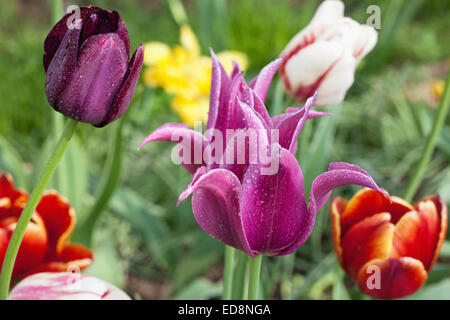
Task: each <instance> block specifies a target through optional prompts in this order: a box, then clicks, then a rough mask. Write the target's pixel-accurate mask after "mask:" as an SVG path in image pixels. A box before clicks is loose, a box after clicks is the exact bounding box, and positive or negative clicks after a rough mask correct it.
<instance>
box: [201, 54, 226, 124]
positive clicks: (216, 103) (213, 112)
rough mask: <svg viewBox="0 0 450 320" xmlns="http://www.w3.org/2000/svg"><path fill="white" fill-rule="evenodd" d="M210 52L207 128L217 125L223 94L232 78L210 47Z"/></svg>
mask: <svg viewBox="0 0 450 320" xmlns="http://www.w3.org/2000/svg"><path fill="white" fill-rule="evenodd" d="M210 53H211V58H212V74H211V91H210V98H209V113H208V122H207V124H206V129H211V128H214V127H215V124H216V121H217V117H218V114H219V107H220V101H221V100H222V98H221V96H222V95H223V94H224V92H225V88H227V87H228V86H229V85H230V79H229V77H228V75H227V73H226V72H225V70H224V68H223V66H222V64H221V63H220V62H219V59H218V58H217V56H216V55H215V53H214V51H213V50H212V49H210Z"/></svg>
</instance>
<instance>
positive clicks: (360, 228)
mask: <svg viewBox="0 0 450 320" xmlns="http://www.w3.org/2000/svg"><path fill="white" fill-rule="evenodd" d="M391 200H392V202H390V201H389V199H388V198H386V196H385V195H383V194H382V193H379V192H378V191H375V190H372V189H363V190H361V191H359V192H358V193H356V194H355V195H354V196H353V198H352V199H351V200H350V201H347V200H345V199H342V198H340V197H335V198H334V199H333V201H332V202H331V206H330V212H331V221H332V226H333V239H334V247H335V250H336V254H337V258H338V260H339V263H340V264H341V266H342V268H343V269H344V270H345V271H346V272H347V274H348V275H349V276H350V277H351V278H352V279H353V280H354V281H356V282H357V284H358V286H359V288H360V290H361V291H362V292H364V293H365V294H367V295H369V296H372V297H374V298H379V299H396V298H401V297H404V296H407V295H410V294H412V293H414V292H415V291H416V290H418V289H419V288H420V287H421V286H422V285H423V284H424V282H425V281H426V279H427V276H428V272H429V271H430V270H431V268H432V267H433V265H434V263H435V262H436V260H437V258H438V256H439V252H440V250H441V247H442V243H443V242H444V240H445V235H446V232H447V223H448V221H447V219H448V218H447V214H448V210H447V206H446V204H445V203H444V202H443V201H442V200H441V198H440V197H439V195H434V196H429V197H426V198H424V199H422V200H421V201H419V202H417V203H416V204H414V205H410V204H409V203H408V202H406V201H405V200H403V199H401V198H398V197H395V196H393V197H391Z"/></svg>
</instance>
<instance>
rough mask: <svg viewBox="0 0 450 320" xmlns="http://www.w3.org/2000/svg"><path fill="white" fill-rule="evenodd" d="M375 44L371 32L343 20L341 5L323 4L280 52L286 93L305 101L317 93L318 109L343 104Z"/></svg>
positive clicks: (349, 20) (338, 2)
mask: <svg viewBox="0 0 450 320" xmlns="http://www.w3.org/2000/svg"><path fill="white" fill-rule="evenodd" d="M376 42H377V32H376V31H375V30H374V28H372V27H370V26H368V25H360V24H359V23H357V22H356V21H354V20H352V19H350V18H347V17H344V4H343V3H342V2H341V1H335V0H327V1H324V2H323V3H322V4H321V5H320V7H319V8H318V9H317V11H316V14H315V15H314V18H313V19H312V21H311V22H310V24H309V25H308V26H306V27H305V28H304V29H303V30H302V31H300V32H299V33H298V34H297V35H296V36H295V37H294V38H292V40H291V41H290V42H289V43H288V45H287V46H286V48H285V49H284V50H283V52H282V56H283V58H284V59H283V63H282V64H281V67H280V75H281V79H282V81H283V84H284V88H285V90H286V92H287V93H288V94H289V95H291V96H292V97H293V98H294V99H296V100H298V101H306V99H307V98H308V97H310V96H312V95H313V93H314V92H315V91H316V90H319V96H318V99H317V105H327V104H333V103H339V102H342V101H343V100H344V97H345V94H346V92H347V90H348V89H349V88H350V87H351V85H352V84H353V80H354V74H355V69H356V67H357V66H358V63H359V61H360V60H361V59H362V58H363V57H364V56H365V55H366V54H367V53H369V52H370V51H371V50H372V48H373V47H374V46H375V44H376Z"/></svg>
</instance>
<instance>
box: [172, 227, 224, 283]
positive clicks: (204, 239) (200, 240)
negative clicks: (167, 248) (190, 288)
mask: <svg viewBox="0 0 450 320" xmlns="http://www.w3.org/2000/svg"><path fill="white" fill-rule="evenodd" d="M222 248H223V244H222V243H221V242H220V241H218V240H217V239H214V238H212V237H211V236H209V235H208V234H206V233H205V232H201V233H198V234H197V235H196V237H195V239H194V241H193V245H192V248H190V250H189V251H187V253H186V254H185V255H183V256H180V261H179V262H178V264H177V266H176V269H175V272H174V275H173V278H172V281H173V288H174V292H178V291H179V290H181V288H182V287H183V286H184V285H185V284H186V283H188V282H189V281H190V280H192V279H194V278H195V277H198V276H199V275H202V274H204V272H206V271H207V270H209V269H210V268H211V267H212V266H213V265H214V264H215V263H217V262H218V261H219V259H220V258H222V252H223V250H222Z"/></svg>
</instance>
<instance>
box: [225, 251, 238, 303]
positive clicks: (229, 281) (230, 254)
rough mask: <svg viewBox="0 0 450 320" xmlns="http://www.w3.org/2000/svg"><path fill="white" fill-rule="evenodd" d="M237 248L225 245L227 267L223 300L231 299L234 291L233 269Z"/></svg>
mask: <svg viewBox="0 0 450 320" xmlns="http://www.w3.org/2000/svg"><path fill="white" fill-rule="evenodd" d="M235 251H236V250H235V249H234V248H233V247H230V246H225V267H224V271H223V300H230V299H231V293H232V292H233V270H234V254H235Z"/></svg>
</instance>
